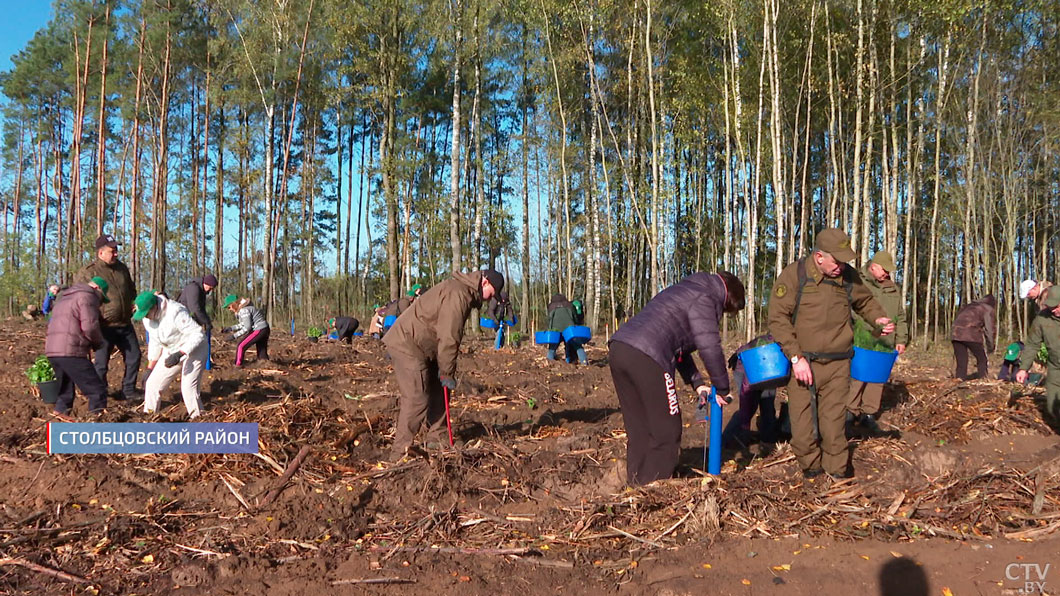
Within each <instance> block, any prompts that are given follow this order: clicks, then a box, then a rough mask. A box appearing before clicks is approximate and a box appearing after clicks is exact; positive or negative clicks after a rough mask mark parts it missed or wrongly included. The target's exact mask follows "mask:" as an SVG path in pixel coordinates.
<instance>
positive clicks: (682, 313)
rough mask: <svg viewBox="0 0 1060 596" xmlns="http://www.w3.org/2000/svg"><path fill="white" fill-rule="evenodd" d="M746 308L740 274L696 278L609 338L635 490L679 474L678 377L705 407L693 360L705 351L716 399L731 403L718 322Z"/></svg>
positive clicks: (688, 279) (664, 294)
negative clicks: (678, 376)
mask: <svg viewBox="0 0 1060 596" xmlns="http://www.w3.org/2000/svg"><path fill="white" fill-rule="evenodd" d="M743 307H744V287H743V283H741V282H740V280H739V279H737V278H736V276H735V275H733V274H731V273H729V272H727V271H722V272H719V273H714V274H710V273H694V274H692V275H689V276H688V277H686V278H684V279H683V280H681V281H680V282H679V283H677V284H674V285H672V286H670V287H669V288H666V289H665V290H663V291H662V292H659V293H658V294H657V295H656V296H655V297H654V298H652V299H651V300H650V301H649V302H648V304H646V305H644V310H642V311H640V313H638V314H637V315H636V316H634V317H633V318H631V319H630V320H628V321H626V323H625V324H624V325H622V327H620V328H619V330H618V331H617V332H616V333H615V335H614V336H613V337H612V338H611V342H610V353H609V361H610V365H611V378H612V379H614V382H615V389H616V391H617V392H618V402H619V404H620V406H621V408H622V418H623V421H624V423H625V426H626V441H627V443H626V477H627V482H629V484H631V485H634V486H635V485H638V484H647V483H649V482H652V481H654V480H658V479H660V478H669V477H670V476H673V473H674V470H675V469H676V468H677V460H678V456H679V455H680V451H681V408H680V404H679V400H678V399H677V387H676V383H675V382H674V371H675V370H676V371H678V372H680V373H681V377H682V378H684V380H685V382H686V383H688V384H689V385H691V386H692V387H693V388H694V389H695V390H696V393H698V394H699V398H700V401H701V402H703V403H705V402H706V399H707V396H708V395H709V393H710V390H709V389H708V388H707V386H706V383H705V382H704V381H703V377H702V376H701V375H700V373H699V370H698V369H697V368H696V363H695V361H694V360H693V359H692V352H695V351H697V350H698V351H699V356H700V358H702V359H703V362H704V364H706V366H707V372H708V373H710V381H711V384H712V385H713V386H714V389H715V390H716V391H717V395H718V398H717V399H718V401H719V403H721V404H727V403H729V401H731V400H732V396H731V395H730V393H729V373H728V370H726V368H725V353H724V352H723V351H722V347H721V336H720V334H719V332H718V324H719V323H720V322H721V316H722V314H723V313H736V312H739V311H740V310H742V309H743Z"/></svg>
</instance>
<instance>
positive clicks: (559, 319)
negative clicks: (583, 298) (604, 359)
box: [546, 294, 589, 364]
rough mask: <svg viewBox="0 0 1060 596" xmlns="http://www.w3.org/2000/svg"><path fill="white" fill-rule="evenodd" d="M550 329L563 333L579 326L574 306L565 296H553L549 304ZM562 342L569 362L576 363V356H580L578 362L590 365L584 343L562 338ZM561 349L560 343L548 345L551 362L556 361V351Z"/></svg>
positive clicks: (548, 356)
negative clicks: (569, 328)
mask: <svg viewBox="0 0 1060 596" xmlns="http://www.w3.org/2000/svg"><path fill="white" fill-rule="evenodd" d="M547 311H548V328H549V329H550V330H552V331H559V332H561V333H562V332H563V331H564V330H566V329H567V328H568V327H573V326H575V325H577V322H576V321H575V318H574V305H573V304H571V301H570V300H567V297H566V296H564V295H563V294H555V295H553V296H552V300H550V301H549V303H548V308H547ZM560 341H562V342H563V352H564V356H565V357H566V359H567V362H574V355H575V354H577V355H578V362H580V363H582V364H589V357H588V356H586V355H585V347H584V346H583V345H582V342H581V341H580V340H578V339H571V340H567V339H565V338H563V337H562V336H561V337H560ZM557 349H559V342H556V343H553V344H548V353H547V354H546V357H547V358H548V359H549V360H555V359H556V350H557Z"/></svg>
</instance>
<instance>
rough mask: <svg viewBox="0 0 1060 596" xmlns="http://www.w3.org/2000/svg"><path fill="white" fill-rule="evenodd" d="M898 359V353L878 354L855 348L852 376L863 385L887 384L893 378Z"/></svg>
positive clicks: (851, 365) (851, 369)
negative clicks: (892, 374) (892, 370)
mask: <svg viewBox="0 0 1060 596" xmlns="http://www.w3.org/2000/svg"><path fill="white" fill-rule="evenodd" d="M897 359H898V352H896V351H894V350H892V351H890V352H877V351H875V350H866V349H864V348H858V347H855V348H854V358H853V359H851V361H850V376H851V377H852V378H853V379H854V380H855V381H861V382H862V383H886V382H887V379H890V378H891V369H892V368H894V361H895V360H897Z"/></svg>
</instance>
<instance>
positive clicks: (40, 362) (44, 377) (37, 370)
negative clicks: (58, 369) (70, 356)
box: [26, 356, 55, 383]
mask: <svg viewBox="0 0 1060 596" xmlns="http://www.w3.org/2000/svg"><path fill="white" fill-rule="evenodd" d="M26 376H27V377H29V382H30V383H47V382H48V381H54V380H55V369H54V368H52V363H51V362H50V361H49V360H48V357H47V356H37V360H36V361H35V362H34V363H33V366H31V367H29V368H27V369H26Z"/></svg>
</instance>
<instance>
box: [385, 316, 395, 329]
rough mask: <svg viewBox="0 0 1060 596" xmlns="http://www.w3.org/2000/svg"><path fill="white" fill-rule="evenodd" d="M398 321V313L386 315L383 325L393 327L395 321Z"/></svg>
mask: <svg viewBox="0 0 1060 596" xmlns="http://www.w3.org/2000/svg"><path fill="white" fill-rule="evenodd" d="M396 322H397V316H396V315H390V316H388V317H386V318H385V319H383V327H393V326H394V323H396Z"/></svg>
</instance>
